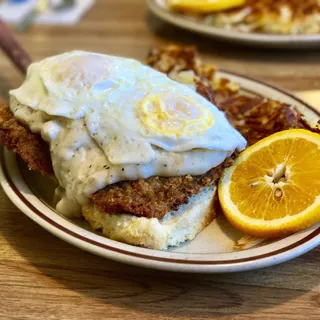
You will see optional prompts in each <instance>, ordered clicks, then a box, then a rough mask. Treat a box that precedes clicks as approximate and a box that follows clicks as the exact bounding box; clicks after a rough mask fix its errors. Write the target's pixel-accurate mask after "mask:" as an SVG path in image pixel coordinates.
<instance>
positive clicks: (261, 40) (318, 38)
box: [148, 0, 320, 49]
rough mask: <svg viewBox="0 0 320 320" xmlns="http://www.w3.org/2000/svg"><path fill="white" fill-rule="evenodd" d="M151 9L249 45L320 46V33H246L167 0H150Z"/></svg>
mask: <svg viewBox="0 0 320 320" xmlns="http://www.w3.org/2000/svg"><path fill="white" fill-rule="evenodd" d="M148 5H149V9H150V11H151V12H152V13H153V14H155V15H156V16H157V17H159V18H160V19H162V20H164V21H166V22H169V23H171V24H173V25H175V26H178V27H181V28H184V29H187V30H190V31H193V32H197V33H200V34H203V35H207V36H210V37H212V38H215V39H220V40H226V41H229V42H233V43H235V42H237V43H242V44H245V45H249V46H257V47H258V46H259V47H269V48H299V49H300V48H320V34H308V35H280V34H279V35H278V34H265V33H244V32H239V31H234V30H226V29H223V28H217V27H214V26H210V25H207V24H205V23H204V22H201V21H199V20H197V19H195V18H192V17H188V16H186V15H183V14H179V13H176V12H173V11H172V10H170V8H169V7H168V5H167V0H148Z"/></svg>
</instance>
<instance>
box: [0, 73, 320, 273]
mask: <svg viewBox="0 0 320 320" xmlns="http://www.w3.org/2000/svg"><path fill="white" fill-rule="evenodd" d="M219 72H221V73H223V74H225V75H230V76H236V77H239V78H242V79H244V80H250V81H253V82H254V83H257V84H260V85H263V86H265V87H269V88H271V89H273V90H276V91H278V92H280V93H282V94H284V95H286V96H288V97H290V98H292V99H294V100H296V101H297V102H299V103H300V104H302V105H303V106H304V107H306V108H308V109H309V110H311V111H313V112H314V113H315V114H318V115H319V117H320V111H319V110H316V109H315V108H314V107H312V106H310V105H309V104H308V103H306V102H304V101H303V100H301V99H300V98H298V97H296V96H295V95H294V94H291V93H289V92H287V91H286V90H284V89H281V88H279V87H276V86H273V85H270V84H267V83H265V82H263V81H260V80H257V79H254V78H251V77H247V76H243V75H241V74H237V73H234V72H228V71H225V70H222V69H220V70H219ZM244 89H245V88H244ZM0 182H1V185H2V188H3V190H4V191H5V193H6V194H7V196H8V197H9V199H10V200H11V201H12V202H13V203H14V204H15V205H16V206H17V207H18V208H19V209H20V210H21V211H22V212H23V213H25V214H26V215H27V216H28V217H29V218H31V219H32V220H33V221H35V222H36V223H38V224H39V225H40V226H42V227H43V228H45V229H46V230H47V231H49V232H51V233H53V234H54V235H56V236H58V237H59V238H61V239H62V240H65V241H67V242H69V243H71V244H73V245H75V246H77V247H80V248H81V249H84V250H86V251H89V252H92V253H95V254H98V255H100V256H103V257H105V258H109V259H112V260H116V261H119V262H123V263H127V264H132V265H138V266H142V267H147V268H154V269H162V270H169V271H178V272H197V273H198V272H204V273H219V272H235V271H237V272H239V271H246V270H253V269H258V268H263V267H266V266H270V265H275V264H279V263H282V262H285V261H288V260H290V259H293V258H295V257H297V256H299V255H301V254H303V253H306V252H307V251H310V250H311V249H313V248H314V247H316V246H318V245H320V227H317V228H316V229H315V230H314V231H312V232H311V233H309V234H307V235H306V236H305V237H303V238H302V239H300V240H298V241H296V242H293V243H291V244H289V245H287V246H285V247H283V248H280V249H276V250H274V251H271V252H268V253H265V254H262V255H255V256H253V257H248V258H240V259H233V260H209V261H206V260H196V261H194V260H188V259H183V260H182V259H174V258H166V257H159V256H149V255H144V254H141V253H135V252H134V251H128V250H123V249H121V248H116V247H112V246H109V245H107V244H102V243H99V242H97V241H95V240H93V239H90V238H87V237H84V236H81V235H79V234H77V233H75V232H73V231H71V230H69V229H67V228H66V227H65V226H63V225H61V224H58V223H56V222H55V221H53V220H52V219H50V218H49V217H48V216H46V215H45V214H44V213H42V212H41V211H40V210H38V209H37V208H35V207H34V205H33V204H32V203H31V202H30V201H29V200H28V199H26V197H25V196H24V195H23V193H22V192H21V191H20V190H19V189H18V187H17V186H16V185H15V183H14V182H13V181H12V178H11V176H10V174H9V173H8V170H7V167H6V165H5V161H4V148H1V158H0ZM23 182H24V183H25V184H26V185H28V184H27V183H26V182H25V181H23ZM34 196H36V195H34ZM52 212H53V211H52ZM130 247H131V248H135V247H134V246H130ZM160 252H161V251H160ZM173 254H174V253H173Z"/></svg>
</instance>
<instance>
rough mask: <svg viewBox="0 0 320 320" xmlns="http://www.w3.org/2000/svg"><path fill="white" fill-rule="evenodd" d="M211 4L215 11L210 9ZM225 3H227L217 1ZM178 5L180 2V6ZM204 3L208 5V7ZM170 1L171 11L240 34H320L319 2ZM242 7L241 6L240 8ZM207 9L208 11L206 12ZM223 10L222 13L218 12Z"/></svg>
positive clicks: (256, 0)
mask: <svg viewBox="0 0 320 320" xmlns="http://www.w3.org/2000/svg"><path fill="white" fill-rule="evenodd" d="M211 2H212V8H214V7H216V8H217V9H216V10H211V11H210V10H209V9H210V6H211ZM217 2H218V3H220V2H221V3H224V1H217ZM236 2H238V3H236ZM179 3H181V4H180V5H179ZM202 3H206V4H205V5H204V4H202ZM215 3H216V1H210V0H207V1H206V0H203V1H196V0H195V1H192V0H186V1H184V0H176V1H174V0H171V1H170V0H169V1H168V5H169V7H170V8H172V10H178V11H181V10H183V12H184V13H185V14H187V15H188V14H191V15H192V16H193V17H194V16H195V14H197V16H196V18H197V19H198V20H199V21H202V22H204V23H205V24H208V25H212V26H215V27H220V28H224V29H228V30H229V29H231V30H238V31H241V32H263V33H271V34H317V33H319V32H320V22H319V21H320V20H319V17H320V3H319V1H318V0H306V1H300V0H279V1H275V0H246V1H243V3H240V1H234V2H233V1H232V0H231V1H226V4H230V7H229V6H228V5H226V7H225V8H224V6H223V5H222V6H221V7H219V5H218V4H217V5H215ZM238 4H240V6H239V5H238ZM206 8H207V9H208V10H205V9H206ZM219 9H220V10H219Z"/></svg>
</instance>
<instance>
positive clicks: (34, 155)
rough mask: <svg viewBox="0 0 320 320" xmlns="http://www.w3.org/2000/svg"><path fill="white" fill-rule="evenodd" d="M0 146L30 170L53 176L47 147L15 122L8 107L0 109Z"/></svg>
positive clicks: (38, 136)
mask: <svg viewBox="0 0 320 320" xmlns="http://www.w3.org/2000/svg"><path fill="white" fill-rule="evenodd" d="M0 145H5V146H6V147H7V148H8V149H10V150H11V151H13V152H15V153H16V154H18V155H19V156H20V157H21V159H22V160H23V161H25V162H26V163H27V165H28V167H29V168H30V169H31V170H38V171H41V172H42V173H43V174H53V169H52V164H51V157H50V150H49V146H48V145H47V143H46V142H44V141H43V140H42V139H41V136H40V135H38V134H34V133H32V132H31V131H30V130H29V129H28V128H26V127H24V126H23V125H22V124H21V123H20V122H18V121H17V120H16V119H15V118H14V116H13V114H12V112H11V111H10V109H9V106H8V105H3V106H1V107H0Z"/></svg>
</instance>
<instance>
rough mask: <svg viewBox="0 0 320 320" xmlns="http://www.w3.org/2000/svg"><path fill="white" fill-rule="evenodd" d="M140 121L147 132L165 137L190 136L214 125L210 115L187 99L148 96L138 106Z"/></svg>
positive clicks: (207, 111)
mask: <svg viewBox="0 0 320 320" xmlns="http://www.w3.org/2000/svg"><path fill="white" fill-rule="evenodd" d="M139 109H140V119H141V121H142V123H143V124H144V126H145V127H146V128H147V129H148V130H153V131H155V132H159V133H161V134H163V135H166V136H176V137H179V136H181V135H187V136H191V135H192V134H194V133H196V132H203V131H205V130H207V129H208V128H210V127H211V126H212V125H213V123H214V117H213V115H212V113H211V112H210V111H209V110H207V109H204V108H203V107H202V106H201V105H199V104H198V103H196V102H195V101H193V100H192V99H189V98H187V97H175V98H174V99H173V97H170V96H167V97H166V96H162V95H149V96H147V97H146V98H144V99H143V100H142V102H141V104H140V108H139Z"/></svg>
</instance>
